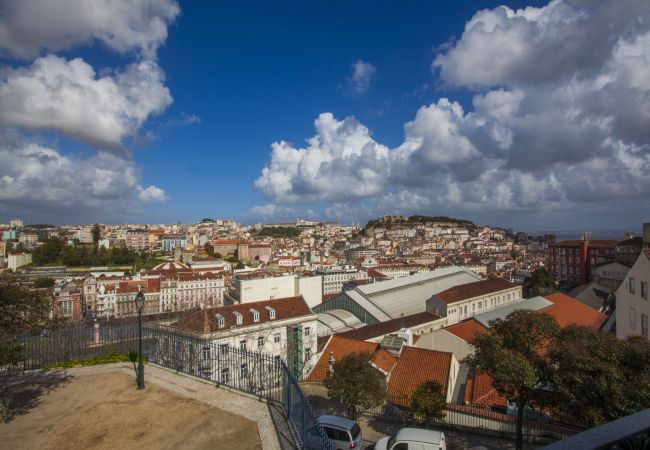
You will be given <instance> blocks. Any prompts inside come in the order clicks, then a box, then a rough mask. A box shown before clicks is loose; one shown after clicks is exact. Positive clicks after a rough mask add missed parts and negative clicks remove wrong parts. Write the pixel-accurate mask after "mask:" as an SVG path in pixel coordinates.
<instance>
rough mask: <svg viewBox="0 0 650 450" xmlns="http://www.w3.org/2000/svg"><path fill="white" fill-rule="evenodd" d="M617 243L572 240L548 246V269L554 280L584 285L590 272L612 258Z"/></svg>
mask: <svg viewBox="0 0 650 450" xmlns="http://www.w3.org/2000/svg"><path fill="white" fill-rule="evenodd" d="M616 243H617V241H610V240H572V241H561V242H558V243H556V244H551V245H549V268H550V270H551V273H552V274H553V276H554V277H555V279H556V280H558V281H560V282H565V283H570V284H573V285H580V284H586V283H587V282H588V281H589V280H590V279H591V272H592V270H593V269H594V268H595V267H596V266H597V265H598V264H601V263H603V262H606V261H608V260H610V259H611V258H613V257H614V252H615V249H616Z"/></svg>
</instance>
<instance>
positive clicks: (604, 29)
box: [433, 0, 650, 87]
mask: <svg viewBox="0 0 650 450" xmlns="http://www.w3.org/2000/svg"><path fill="white" fill-rule="evenodd" d="M649 18H650V16H649V12H648V3H647V1H645V0H631V1H629V2H611V1H608V0H577V1H566V0H553V1H551V2H550V3H549V4H548V5H547V6H544V7H541V8H533V7H529V8H524V9H519V10H512V9H510V8H508V7H507V6H500V7H498V8H495V9H491V10H483V11H479V12H478V13H476V14H475V15H474V17H472V19H471V20H469V21H468V22H467V23H466V24H465V30H464V32H463V34H462V36H461V37H460V39H459V40H458V41H457V42H456V43H454V45H452V47H451V48H450V49H449V51H446V52H442V53H440V54H439V55H438V56H437V57H436V58H435V60H434V61H433V68H434V69H439V70H440V73H441V76H442V78H443V80H445V81H446V82H447V83H450V84H453V85H457V86H473V87H479V86H494V85H504V84H505V85H509V86H513V85H534V84H540V83H546V82H549V81H560V80H570V79H573V78H576V77H577V78H582V77H590V76H593V75H594V73H595V72H598V71H600V69H601V68H602V67H603V66H604V65H605V64H607V62H608V61H610V60H611V56H612V52H613V51H614V49H615V48H616V46H617V45H618V44H619V42H620V41H621V39H623V40H625V39H629V38H630V37H632V36H636V35H640V34H643V33H645V32H647V31H648V30H649V29H650V22H649V21H648V19H649Z"/></svg>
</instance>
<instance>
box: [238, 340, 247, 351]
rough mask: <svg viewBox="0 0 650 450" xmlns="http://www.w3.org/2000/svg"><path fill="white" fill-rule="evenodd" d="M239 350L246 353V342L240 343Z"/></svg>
mask: <svg viewBox="0 0 650 450" xmlns="http://www.w3.org/2000/svg"><path fill="white" fill-rule="evenodd" d="M239 350H241V351H244V352H245V351H246V341H239Z"/></svg>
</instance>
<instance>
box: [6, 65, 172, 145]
mask: <svg viewBox="0 0 650 450" xmlns="http://www.w3.org/2000/svg"><path fill="white" fill-rule="evenodd" d="M163 81H164V75H163V73H162V70H161V69H160V68H159V67H158V65H157V64H156V63H154V62H146V61H143V62H137V63H133V64H131V65H129V66H127V67H126V69H124V70H123V71H120V72H117V73H115V74H113V75H105V76H98V75H97V74H96V73H95V71H94V70H93V68H92V67H91V66H90V65H89V64H87V63H86V62H85V61H83V60H82V59H79V58H75V59H72V60H66V59H64V58H61V57H58V56H55V55H48V56H45V57H42V58H38V59H37V60H36V61H34V63H33V64H32V65H31V66H29V67H25V68H17V69H5V70H4V71H3V72H2V73H1V74H0V123H2V124H5V125H10V126H20V127H25V128H30V129H35V130H43V129H54V130H59V131H61V132H62V133H64V134H66V135H68V136H70V137H72V138H74V139H77V140H80V141H84V142H87V143H90V144H93V145H97V146H100V147H107V146H112V147H117V146H119V145H120V143H121V142H122V140H123V139H124V138H125V137H126V136H129V135H133V134H134V133H135V132H136V131H137V130H138V129H139V128H140V127H141V126H142V124H143V123H144V122H145V121H146V120H147V118H148V117H149V116H150V115H152V114H158V113H160V112H162V111H163V110H164V109H165V108H166V107H167V106H168V105H169V104H170V103H171V101H172V98H171V95H170V93H169V89H167V88H166V87H165V86H164V84H163Z"/></svg>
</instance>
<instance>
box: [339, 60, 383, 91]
mask: <svg viewBox="0 0 650 450" xmlns="http://www.w3.org/2000/svg"><path fill="white" fill-rule="evenodd" d="M376 72H377V68H376V67H375V66H373V65H372V64H370V63H369V62H366V61H363V60H361V59H360V60H358V61H355V62H354V63H352V74H351V75H350V76H348V77H347V78H346V79H345V92H346V93H347V94H349V95H361V94H365V93H366V92H367V91H368V88H369V87H370V80H371V79H372V76H373V75H374V74H375V73H376Z"/></svg>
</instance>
